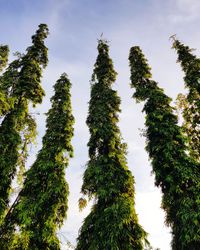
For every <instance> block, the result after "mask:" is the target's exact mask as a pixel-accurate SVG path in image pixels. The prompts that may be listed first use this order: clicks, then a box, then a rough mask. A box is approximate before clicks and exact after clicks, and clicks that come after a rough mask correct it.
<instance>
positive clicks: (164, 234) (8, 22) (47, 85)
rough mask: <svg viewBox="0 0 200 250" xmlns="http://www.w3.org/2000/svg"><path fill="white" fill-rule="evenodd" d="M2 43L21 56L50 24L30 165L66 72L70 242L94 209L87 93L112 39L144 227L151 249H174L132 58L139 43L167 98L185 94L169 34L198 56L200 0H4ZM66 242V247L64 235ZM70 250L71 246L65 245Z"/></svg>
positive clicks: (122, 120)
mask: <svg viewBox="0 0 200 250" xmlns="http://www.w3.org/2000/svg"><path fill="white" fill-rule="evenodd" d="M0 6H1V8H0V23H1V25H0V34H1V40H0V43H2V44H8V45H9V46H10V50H11V55H10V60H12V58H13V56H12V53H13V52H15V51H20V52H24V51H25V49H26V48H27V46H29V45H30V44H31V35H32V34H34V32H35V30H36V29H37V26H38V24H40V23H47V24H48V26H49V30H50V35H49V37H48V39H47V41H46V44H47V46H48V47H49V65H48V68H47V69H46V70H45V71H44V77H43V81H42V84H43V87H44V89H45V91H46V97H45V99H44V102H43V104H42V105H40V106H38V107H37V110H38V111H40V113H41V114H40V115H39V116H36V118H37V121H38V132H39V134H38V141H39V143H38V146H37V148H36V149H34V150H32V155H31V157H30V160H29V163H30V162H32V161H33V160H34V157H35V152H36V151H37V150H38V149H39V148H40V147H41V136H42V135H43V134H44V132H45V116H44V114H43V113H45V112H46V111H47V110H48V108H49V107H50V103H49V98H50V96H51V95H52V94H53V93H52V85H53V84H54V83H55V81H56V80H57V79H58V78H59V76H60V74H61V73H63V72H66V73H67V74H68V75H69V77H70V79H71V82H72V84H73V87H72V103H73V110H74V115H75V118H76V124H75V136H74V139H73V144H74V148H75V157H74V159H73V160H71V162H70V165H69V168H68V170H67V172H66V178H67V180H68V182H69V184H70V198H69V212H68V219H67V220H66V223H65V225H64V227H63V228H62V229H61V233H62V234H64V235H65V237H66V238H67V239H69V240H70V241H71V242H72V243H73V244H75V239H76V237H77V233H78V229H79V228H80V226H81V223H82V220H83V218H84V217H85V216H86V215H87V213H88V212H89V209H90V208H89V207H88V208H86V209H85V210H84V211H83V212H82V213H79V211H78V205H77V200H78V198H79V197H80V187H81V182H82V179H81V178H82V174H83V172H84V169H85V164H86V162H87V159H88V158H87V157H88V156H87V147H86V144H87V141H88V138H89V133H88V128H87V126H86V125H85V120H86V117H87V109H88V101H89V96H90V84H89V81H90V78H91V74H92V69H93V64H94V62H95V60H96V56H97V50H96V47H97V39H98V38H99V37H100V35H101V33H102V32H103V36H104V37H105V38H106V39H107V40H109V41H110V56H111V57H112V59H113V62H114V65H115V69H116V71H117V72H118V78H117V81H116V84H115V85H114V88H115V89H117V90H118V94H119V95H120V97H121V99H122V105H121V108H122V113H121V115H120V124H119V125H120V128H121V131H122V136H123V138H124V140H125V142H127V143H128V149H129V150H128V151H129V153H128V157H127V158H128V163H129V168H130V169H131V171H132V172H133V175H134V176H135V180H136V192H137V194H136V209H137V213H138V214H139V220H140V223H141V224H142V225H143V227H144V228H145V230H146V231H147V232H149V239H150V241H151V243H152V245H153V246H154V247H159V248H160V249H161V250H169V249H170V234H169V231H170V229H169V228H166V227H165V226H164V213H163V211H162V210H161V209H160V199H161V198H160V197H161V196H160V192H159V190H158V189H157V188H155V187H154V183H153V182H154V178H153V176H152V175H151V166H150V163H149V161H148V155H147V153H146V152H145V150H144V147H145V139H144V138H142V137H141V136H140V131H139V130H138V128H144V125H143V124H144V114H142V112H141V110H142V105H141V104H136V103H135V102H134V101H133V100H132V99H131V96H132V93H133V90H131V89H130V87H129V82H130V80H129V75H130V74H129V67H128V53H129V49H130V47H131V46H133V45H139V46H141V48H142V49H143V51H144V53H145V55H146V57H147V58H148V60H149V63H150V65H151V66H152V71H153V77H154V79H155V80H157V81H158V82H159V84H160V86H161V87H163V88H164V89H165V91H166V93H167V94H168V95H170V96H171V97H173V98H175V97H176V95H177V94H178V93H179V92H180V91H183V79H182V77H183V74H182V72H181V69H180V66H179V65H178V64H176V54H175V52H174V51H173V50H172V49H171V42H170V40H169V37H170V36H171V35H173V34H177V36H178V38H179V39H181V40H182V41H184V42H185V43H186V44H188V45H189V46H191V47H193V48H197V51H196V53H197V54H199V49H200V48H199V47H200V46H199V41H200V33H199V26H200V16H199V12H200V1H199V0H165V1H163V0H43V1H41V0H34V1H33V0H29V1H27V0H18V1H16V0H0ZM62 241H63V244H64V243H65V240H64V238H63V237H62ZM65 249H67V248H66V247H65Z"/></svg>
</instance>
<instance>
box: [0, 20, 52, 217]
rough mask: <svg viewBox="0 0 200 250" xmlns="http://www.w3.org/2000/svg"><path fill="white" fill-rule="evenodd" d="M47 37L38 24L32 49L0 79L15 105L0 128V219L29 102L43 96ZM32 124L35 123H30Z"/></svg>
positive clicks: (14, 168)
mask: <svg viewBox="0 0 200 250" xmlns="http://www.w3.org/2000/svg"><path fill="white" fill-rule="evenodd" d="M47 35H48V28H47V26H46V25H45V24H40V25H39V28H38V30H37V31H36V34H35V35H34V36H33V37H32V42H33V45H32V46H30V47H28V48H27V53H26V55H24V56H23V57H22V58H21V59H19V60H17V61H14V62H13V63H12V64H11V65H10V66H9V67H8V70H7V71H6V72H5V73H4V75H3V76H2V78H1V86H2V88H3V89H4V90H5V91H7V94H9V96H10V97H11V98H13V100H14V103H13V108H12V109H11V110H10V111H9V112H8V113H7V114H6V115H5V117H4V119H3V121H2V124H1V126H0V142H1V144H0V217H2V216H3V215H4V213H5V211H6V208H7V207H8V202H9V193H10V190H11V182H12V179H13V178H14V176H15V173H16V167H17V163H18V159H19V156H20V155H19V152H20V150H21V147H22V145H23V140H22V138H21V132H22V131H23V129H24V128H26V127H27V126H28V123H29V122H30V116H29V114H28V104H29V102H30V101H31V102H32V103H33V104H34V105H35V104H37V103H40V102H41V101H42V97H43V95H44V91H43V89H42V87H41V85H40V81H41V76H42V67H46V65H47V62H48V59H47V48H46V46H45V45H44V39H45V38H46V37H47ZM32 122H33V123H34V121H33V120H32ZM34 127H35V126H32V128H34ZM34 134H35V133H30V135H34ZM29 139H30V140H31V138H29Z"/></svg>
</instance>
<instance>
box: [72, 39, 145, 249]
mask: <svg viewBox="0 0 200 250" xmlns="http://www.w3.org/2000/svg"><path fill="white" fill-rule="evenodd" d="M98 52H99V54H98V57H97V60H96V63H95V65H94V72H93V75H92V85H91V99H90V103H89V116H88V118H87V125H88V127H89V131H90V135H91V136H90V140H89V143H88V147H89V161H88V163H87V169H86V171H85V173H84V177H83V185H82V193H83V195H87V196H88V197H89V199H91V198H92V197H93V198H94V199H95V204H94V205H93V207H92V210H91V212H90V214H89V215H88V216H87V217H86V219H85V220H84V224H83V225H82V228H81V230H80V234H79V236H78V244H77V248H76V249H77V250H79V249H80V250H83V249H87V250H93V249H96V250H97V249H99V250H100V249H110V250H117V249H121V250H122V249H123V250H128V249H143V248H144V243H147V240H146V236H147V234H146V232H145V231H144V230H143V229H142V227H141V226H140V225H139V223H138V218H137V214H136V211H135V207H134V206H135V204H134V195H135V190H134V186H133V185H134V178H133V176H132V174H131V172H130V171H129V170H128V166H127V161H126V144H125V143H122V142H121V133H120V130H119V127H118V126H117V122H118V120H119V118H118V113H119V112H120V107H119V106H120V98H119V97H118V95H117V92H116V91H115V90H113V89H112V88H111V85H112V84H113V82H114V81H115V79H116V75H117V73H116V72H115V70H114V68H113V63H112V60H111V59H110V57H109V47H108V44H107V42H106V41H104V40H99V42H98ZM85 205H86V202H85V200H84V199H83V198H81V199H80V206H81V207H80V208H82V206H85Z"/></svg>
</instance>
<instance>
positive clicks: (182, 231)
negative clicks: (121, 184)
mask: <svg viewBox="0 0 200 250" xmlns="http://www.w3.org/2000/svg"><path fill="white" fill-rule="evenodd" d="M129 61H130V69H131V87H133V88H135V93H134V95H133V97H134V98H135V99H136V100H137V101H138V102H141V101H145V105H144V109H143V111H144V112H145V113H146V123H145V124H146V139H147V146H146V149H147V151H148V153H149V156H150V159H151V161H152V167H153V172H154V174H155V184H156V186H158V187H160V188H161V190H162V193H163V199H162V207H163V209H164V210H165V212H166V222H167V224H168V225H170V226H171V228H172V236H173V238H172V249H174V250H188V249H193V250H197V249H199V246H200V214H199V211H200V203H199V199H200V185H199V179H200V172H199V163H197V162H195V161H194V159H193V158H191V157H189V156H188V154H187V147H186V139H185V137H184V135H183V133H182V129H181V128H180V127H179V126H178V121H177V116H176V115H175V114H174V112H173V111H174V109H173V108H172V107H171V105H170V102H171V99H170V98H169V97H168V96H167V95H165V94H164V91H163V89H161V88H159V87H158V85H157V83H156V82H155V81H153V80H151V78H152V75H151V72H150V67H149V66H148V63H147V60H146V59H145V57H144V55H143V54H142V51H141V49H140V48H139V47H137V46H136V47H132V48H131V50H130V55H129Z"/></svg>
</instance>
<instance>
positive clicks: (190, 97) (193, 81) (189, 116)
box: [173, 37, 200, 162]
mask: <svg viewBox="0 0 200 250" xmlns="http://www.w3.org/2000/svg"><path fill="white" fill-rule="evenodd" d="M173 48H174V49H175V50H176V52H177V54H178V62H179V63H180V64H181V67H182V69H183V71H184V73H185V77H184V80H185V87H186V89H187V90H188V93H187V94H186V95H183V94H180V95H179V96H178V98H177V104H178V108H179V110H181V112H182V115H183V118H184V122H183V129H184V132H185V134H186V136H188V146H189V153H190V155H191V156H192V157H194V158H195V159H196V160H197V161H199V162H200V58H197V57H196V56H195V55H194V54H193V53H192V51H193V50H192V49H190V48H189V47H188V46H185V45H184V44H183V43H181V42H180V41H179V40H177V39H175V37H174V41H173Z"/></svg>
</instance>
